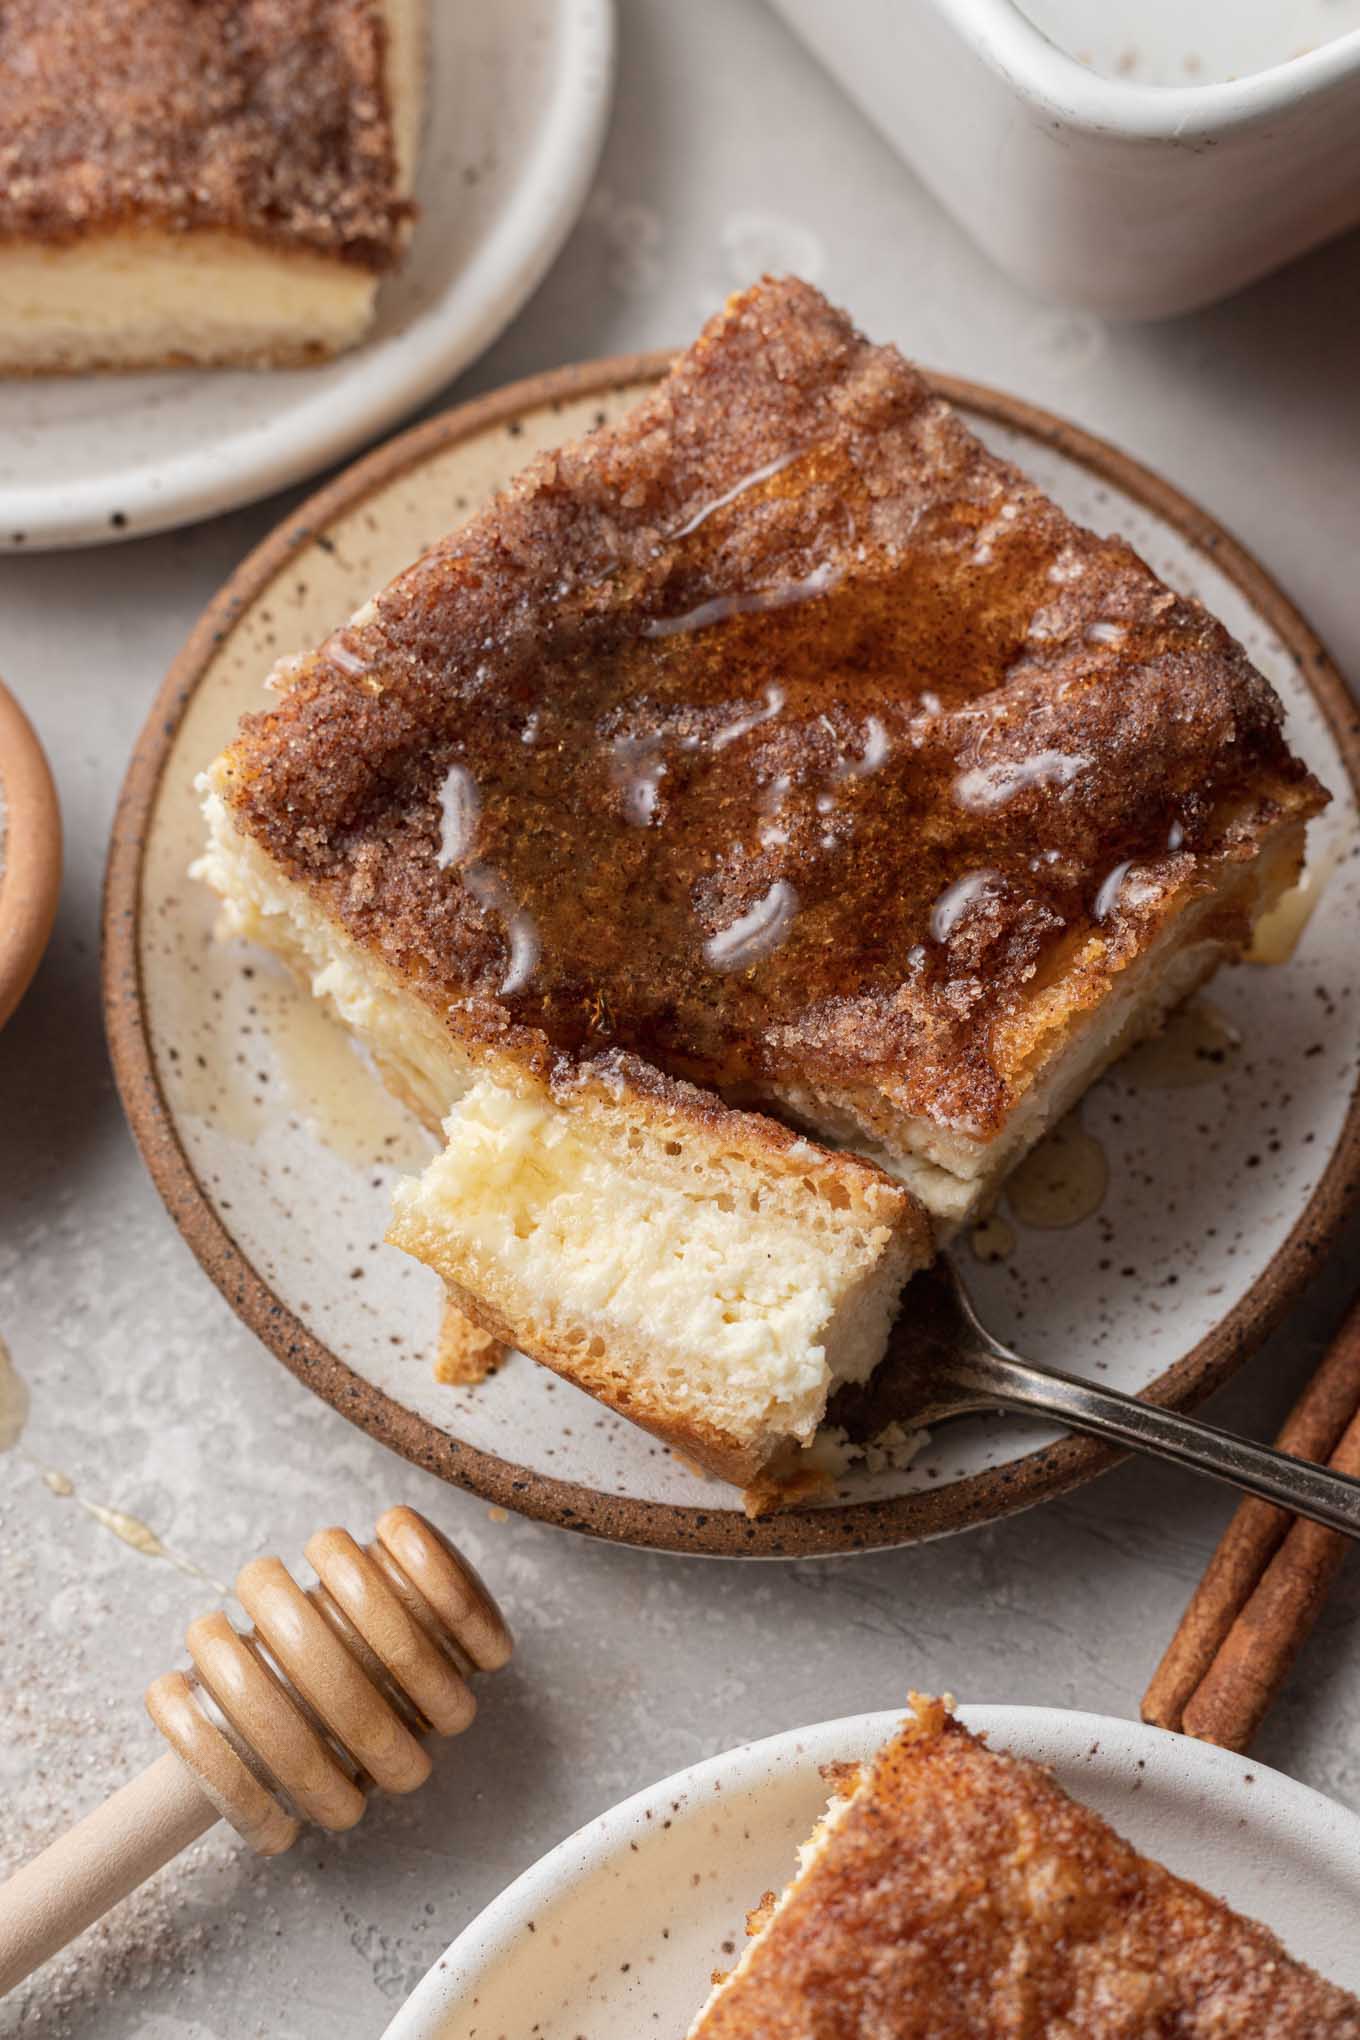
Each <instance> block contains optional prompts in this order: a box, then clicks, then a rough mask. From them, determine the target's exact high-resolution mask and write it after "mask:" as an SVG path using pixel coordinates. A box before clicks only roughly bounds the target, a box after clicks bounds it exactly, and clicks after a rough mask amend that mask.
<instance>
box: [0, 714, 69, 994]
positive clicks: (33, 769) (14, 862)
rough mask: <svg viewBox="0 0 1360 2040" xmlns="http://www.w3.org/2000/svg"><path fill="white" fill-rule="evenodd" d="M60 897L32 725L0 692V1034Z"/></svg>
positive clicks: (56, 830)
mask: <svg viewBox="0 0 1360 2040" xmlns="http://www.w3.org/2000/svg"><path fill="white" fill-rule="evenodd" d="M60 890H61V813H60V810H59V808H58V806H57V789H56V787H55V786H54V785H53V783H52V774H51V772H50V771H49V769H48V764H47V759H46V758H45V757H44V755H43V749H42V745H41V744H40V743H39V742H38V739H37V736H36V735H35V734H34V730H33V725H32V723H31V722H30V721H29V720H28V717H27V716H26V715H25V714H24V712H23V710H22V709H21V708H20V706H19V704H18V702H17V701H16V700H15V699H14V696H13V695H12V694H11V693H9V692H8V690H7V689H6V688H5V687H4V686H3V685H2V684H0V1027H3V1026H4V1024H5V1022H6V1020H8V1018H9V1016H10V1014H11V1013H12V1012H13V1011H14V1008H15V1007H16V1006H17V1005H18V1003H19V1001H20V999H21V998H22V997H23V995H24V992H25V990H26V989H27V987H28V982H29V980H30V978H31V977H32V976H33V973H34V971H35V970H36V969H37V968H38V964H39V961H40V960H41V957H42V953H43V950H44V949H45V948H46V947H47V938H48V936H49V935H50V934H51V932H52V921H53V917H54V916H55V914H56V911H57V894H58V892H59V891H60Z"/></svg>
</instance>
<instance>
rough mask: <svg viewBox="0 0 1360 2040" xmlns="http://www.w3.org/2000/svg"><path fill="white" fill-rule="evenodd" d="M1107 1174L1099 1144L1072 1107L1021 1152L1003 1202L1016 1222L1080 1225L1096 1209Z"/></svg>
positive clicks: (1052, 1227) (1047, 1228)
mask: <svg viewBox="0 0 1360 2040" xmlns="http://www.w3.org/2000/svg"><path fill="white" fill-rule="evenodd" d="M1109 1179H1110V1169H1109V1164H1108V1162H1107V1161H1106V1159H1105V1150H1104V1148H1103V1147H1102V1146H1101V1145H1100V1142H1099V1141H1098V1140H1096V1139H1095V1137H1094V1135H1092V1134H1089V1133H1088V1132H1087V1131H1086V1129H1085V1127H1084V1126H1083V1125H1082V1123H1081V1120H1080V1119H1079V1117H1078V1116H1077V1114H1076V1113H1075V1112H1072V1113H1069V1114H1068V1116H1067V1118H1066V1119H1064V1120H1062V1121H1061V1122H1060V1124H1059V1125H1057V1126H1055V1127H1054V1128H1053V1131H1052V1132H1051V1133H1049V1134H1046V1135H1045V1136H1044V1138H1043V1140H1041V1141H1040V1142H1039V1145H1038V1146H1037V1147H1036V1148H1034V1149H1033V1150H1032V1152H1031V1153H1029V1154H1027V1155H1026V1156H1025V1159H1024V1161H1023V1162H1021V1164H1020V1166H1019V1168H1018V1169H1017V1170H1016V1171H1015V1173H1014V1175H1013V1176H1012V1177H1011V1178H1010V1180H1009V1182H1008V1183H1007V1185H1006V1202H1007V1203H1008V1204H1009V1206H1010V1208H1011V1210H1012V1211H1013V1212H1014V1214H1015V1216H1016V1218H1018V1219H1019V1221H1020V1223H1021V1225H1027V1226H1033V1227H1035V1228H1036V1229H1037V1230H1039V1231H1043V1232H1048V1231H1053V1230H1057V1229H1058V1228H1060V1227H1063V1226H1069V1225H1080V1224H1081V1222H1082V1220H1083V1219H1086V1218H1090V1217H1091V1216H1092V1214H1093V1213H1095V1212H1097V1211H1099V1209H1100V1207H1101V1205H1102V1203H1103V1202H1104V1200H1105V1189H1106V1185H1107V1184H1108V1182H1109Z"/></svg>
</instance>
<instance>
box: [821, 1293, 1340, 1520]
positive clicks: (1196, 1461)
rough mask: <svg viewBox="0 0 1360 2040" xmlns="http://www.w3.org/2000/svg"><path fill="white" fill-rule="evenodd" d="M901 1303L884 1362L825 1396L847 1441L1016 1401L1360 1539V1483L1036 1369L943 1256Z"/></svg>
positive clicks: (1030, 1412)
mask: <svg viewBox="0 0 1360 2040" xmlns="http://www.w3.org/2000/svg"><path fill="white" fill-rule="evenodd" d="M909 1301H910V1306H911V1307H910V1310H909V1312H904V1313H903V1316H902V1318H901V1319H900V1320H899V1327H900V1329H899V1331H898V1334H897V1337H896V1340H895V1343H894V1347H893V1349H892V1350H890V1351H889V1353H888V1356H887V1357H886V1358H885V1360H884V1361H883V1363H882V1364H881V1366H880V1367H879V1368H878V1369H877V1371H876V1372H875V1373H874V1374H873V1375H872V1376H871V1377H870V1379H869V1380H868V1381H867V1382H865V1383H864V1384H862V1385H861V1386H846V1387H844V1388H841V1389H839V1390H838V1391H837V1393H836V1395H835V1397H834V1398H833V1400H832V1403H831V1407H830V1410H829V1411H828V1421H829V1422H831V1423H833V1424H840V1425H842V1426H844V1428H845V1430H846V1431H848V1432H849V1434H850V1436H851V1437H852V1438H869V1437H873V1436H874V1435H875V1434H876V1433H877V1432H879V1431H881V1430H882V1429H883V1428H884V1426H885V1425H887V1424H890V1423H894V1422H895V1423H900V1424H902V1425H903V1426H904V1427H907V1428H912V1427H916V1428H925V1427H928V1426H932V1425H935V1424H940V1423H943V1422H944V1421H945V1419H946V1418H948V1417H962V1416H967V1415H969V1414H970V1413H973V1412H976V1411H978V1410H996V1409H1001V1410H1019V1411H1023V1413H1024V1414H1025V1415H1026V1416H1037V1417H1052V1418H1053V1419H1055V1420H1056V1421H1057V1422H1058V1423H1060V1424H1065V1425H1066V1426H1067V1427H1068V1429H1069V1430H1073V1431H1087V1432H1089V1433H1090V1434H1091V1436H1092V1437H1095V1438H1104V1439H1106V1440H1108V1441H1109V1443H1111V1444H1112V1445H1119V1446H1122V1447H1123V1448H1124V1449H1125V1450H1126V1451H1132V1452H1150V1453H1152V1454H1153V1455H1154V1456H1155V1457H1157V1458H1159V1459H1170V1460H1174V1461H1175V1462H1176V1463H1177V1464H1178V1465H1180V1466H1189V1467H1193V1469H1194V1470H1195V1472H1196V1473H1207V1474H1209V1475H1210V1477H1211V1478H1212V1479H1214V1480H1222V1481H1227V1482H1228V1483H1229V1484H1230V1485H1231V1486H1232V1487H1238V1488H1245V1489H1246V1490H1247V1492H1248V1493H1249V1494H1253V1495H1259V1496H1261V1498H1262V1499H1263V1500H1264V1501H1267V1502H1275V1503H1277V1504H1278V1505H1279V1507H1280V1508H1282V1509H1289V1510H1291V1511H1292V1512H1293V1514H1295V1515H1296V1516H1310V1517H1311V1518H1312V1520H1313V1521H1314V1522H1315V1523H1323V1524H1325V1525H1326V1527H1327V1528H1328V1529H1329V1530H1341V1531H1344V1532H1345V1534H1346V1535H1347V1536H1348V1537H1360V1480H1352V1479H1351V1477H1350V1475H1349V1474H1344V1473H1333V1472H1331V1471H1330V1469H1329V1468H1327V1467H1325V1466H1315V1465H1314V1464H1313V1462H1312V1461H1311V1460H1308V1459H1295V1458H1293V1457H1291V1455H1290V1454H1289V1453H1287V1452H1276V1451H1275V1450H1274V1449H1273V1448H1272V1447H1271V1446H1269V1445H1257V1444H1255V1443H1254V1442H1253V1441H1252V1440H1251V1439H1249V1438H1238V1437H1235V1436H1234V1435H1233V1433H1232V1432H1231V1431H1220V1430H1219V1429H1218V1428H1217V1427H1216V1426H1215V1425H1213V1424H1205V1423H1201V1421H1200V1420H1199V1418H1198V1417H1187V1416H1182V1415H1180V1414H1179V1412H1177V1411H1174V1410H1166V1409H1161V1408H1159V1407H1158V1405H1157V1404H1155V1403H1146V1402H1140V1401H1139V1400H1138V1398H1137V1397H1136V1396H1131V1395H1121V1394H1120V1392H1119V1391H1118V1389H1113V1388H1099V1387H1097V1386H1096V1384H1095V1383H1094V1382H1091V1381H1083V1380H1082V1379H1081V1378H1080V1377H1079V1376H1078V1375H1075V1374H1064V1373H1061V1372H1060V1371H1059V1370H1058V1369H1057V1368H1056V1367H1036V1366H1035V1364H1034V1362H1033V1361H1032V1360H1024V1359H1022V1358H1021V1357H1020V1355H1019V1354H1018V1353H1013V1352H1012V1351H1011V1350H1010V1348H1009V1347H1008V1346H1003V1345H1002V1343H1001V1341H1000V1340H999V1339H996V1338H993V1336H992V1334H991V1333H990V1332H989V1331H988V1330H987V1328H986V1326H985V1325H984V1324H983V1323H982V1322H981V1320H980V1319H979V1317H978V1314H977V1312H976V1311H975V1310H974V1308H973V1304H972V1300H971V1299H970V1297H969V1295H968V1292H967V1290H966V1289H965V1288H964V1285H963V1281H962V1278H961V1277H960V1275H959V1271H958V1269H957V1267H955V1265H954V1264H953V1262H952V1261H951V1260H950V1259H949V1258H948V1256H942V1257H941V1259H940V1261H939V1262H938V1263H937V1264H936V1266H935V1267H934V1268H933V1269H932V1270H930V1271H929V1273H927V1274H925V1275H918V1276H917V1277H916V1279H915V1281H914V1282H913V1283H912V1285H911V1290H910V1294H909Z"/></svg>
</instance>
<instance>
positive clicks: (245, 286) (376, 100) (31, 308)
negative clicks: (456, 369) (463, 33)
mask: <svg viewBox="0 0 1360 2040" xmlns="http://www.w3.org/2000/svg"><path fill="white" fill-rule="evenodd" d="M423 73H424V0H13V4H6V5H5V6H4V7H0V374H11V375H13V374H30V375H44V374H55V373H66V374H70V373H75V372H78V371H83V370H95V369H132V368H157V367H172V366H180V365H185V366H203V367H215V366H221V365H238V364H239V365H250V366H273V365H287V364H292V363H297V362H306V361H313V360H319V359H322V358H324V357H325V356H328V355H331V354H335V353H338V352H339V351H340V350H341V349H343V348H346V347H349V346H352V345H353V344H354V343H355V342H356V341H357V340H358V339H359V338H360V337H361V336H362V334H363V333H364V331H365V329H366V328H367V326H368V324H369V322H370V320H371V318H372V316H373V311H374V304H375V300H376V296H377V292H378V287H379V284H380V282H381V280H382V278H383V276H384V274H385V273H386V272H388V271H389V270H390V269H391V268H392V267H393V266H394V265H395V263H396V262H397V260H398V259H399V256H400V254H401V250H402V247H403V245H404V241H405V238H406V233H407V228H408V226H409V221H410V215H411V187H412V181H413V176H414V169H415V158H416V147H417V139H418V127H419V120H420V108H421V100H422V85H423Z"/></svg>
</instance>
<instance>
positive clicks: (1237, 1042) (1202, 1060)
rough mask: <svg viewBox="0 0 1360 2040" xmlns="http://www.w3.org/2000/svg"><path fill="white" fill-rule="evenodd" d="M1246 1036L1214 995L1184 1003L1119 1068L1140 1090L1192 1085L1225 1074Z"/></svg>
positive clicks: (1118, 1071) (1173, 1088)
mask: <svg viewBox="0 0 1360 2040" xmlns="http://www.w3.org/2000/svg"><path fill="white" fill-rule="evenodd" d="M1241 1046H1242V1037H1241V1035H1240V1034H1239V1033H1238V1031H1237V1029H1236V1028H1235V1027H1234V1026H1233V1024H1232V1022H1231V1020H1228V1019H1225V1018H1224V1016H1223V1014H1222V1013H1220V1012H1219V1010H1218V1008H1217V1006H1215V1005H1213V1004H1212V1003H1211V1001H1210V1000H1208V999H1192V1000H1191V1001H1190V1003H1189V1005H1188V1006H1178V1007H1177V1008H1176V1011H1175V1012H1174V1013H1173V1014H1172V1015H1171V1016H1170V1018H1169V1019H1168V1021H1167V1023H1166V1025H1165V1027H1163V1029H1162V1031H1161V1033H1160V1034H1153V1035H1151V1036H1149V1038H1148V1039H1147V1040H1146V1041H1140V1042H1139V1044H1138V1046H1137V1048H1134V1049H1131V1050H1130V1051H1129V1053H1128V1054H1127V1055H1126V1056H1125V1057H1124V1059H1123V1061H1122V1062H1120V1063H1117V1064H1116V1066H1115V1074H1116V1075H1117V1076H1118V1077H1119V1078H1121V1079H1122V1080H1123V1081H1124V1082H1125V1083H1127V1084H1128V1085H1130V1087H1131V1088H1132V1089H1134V1090H1139V1089H1147V1090H1149V1091H1188V1090H1190V1089H1192V1088H1193V1087H1194V1086H1195V1085H1196V1084H1211V1083H1213V1082H1214V1080H1215V1079H1216V1078H1218V1077H1221V1076H1222V1074H1223V1071H1224V1067H1225V1066H1226V1065H1227V1064H1228V1063H1230V1062H1231V1060H1232V1058H1233V1057H1234V1056H1235V1055H1236V1053H1237V1051H1238V1049H1240V1048H1241Z"/></svg>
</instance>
